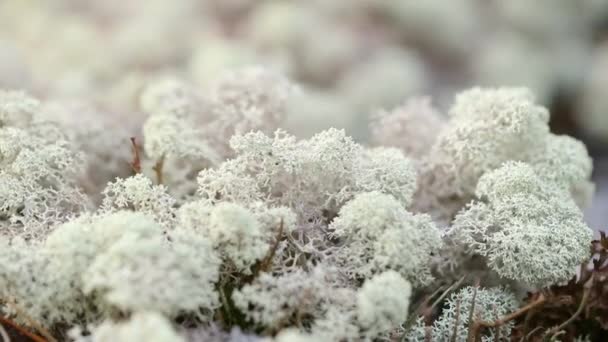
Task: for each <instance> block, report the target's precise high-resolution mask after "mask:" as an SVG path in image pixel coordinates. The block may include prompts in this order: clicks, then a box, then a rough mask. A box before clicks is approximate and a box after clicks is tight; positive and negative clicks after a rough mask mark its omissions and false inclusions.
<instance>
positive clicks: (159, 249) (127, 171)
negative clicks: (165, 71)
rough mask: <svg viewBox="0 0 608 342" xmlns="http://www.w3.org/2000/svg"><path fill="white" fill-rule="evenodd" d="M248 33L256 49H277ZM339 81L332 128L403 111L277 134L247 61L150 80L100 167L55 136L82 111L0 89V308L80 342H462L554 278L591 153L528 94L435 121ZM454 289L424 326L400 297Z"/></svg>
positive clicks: (272, 40)
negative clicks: (342, 103) (190, 76)
mask: <svg viewBox="0 0 608 342" xmlns="http://www.w3.org/2000/svg"><path fill="white" fill-rule="evenodd" d="M294 6H295V5H294ZM370 6H371V4H370ZM379 9H380V8H379ZM386 9H387V8H384V9H383V10H386ZM395 9H398V8H395ZM274 10H277V11H279V12H280V11H281V9H280V8H278V9H274ZM419 10H421V11H425V7H424V6H422V7H420V8H419ZM281 13H282V12H281ZM259 15H260V16H262V17H266V16H268V15H269V16H272V15H273V14H272V13H270V14H268V13H266V14H264V13H262V14H259ZM271 24H272V23H270V24H269V25H271ZM141 25H143V24H141ZM251 25H254V26H256V30H257V31H256V32H254V33H255V35H256V37H257V39H261V40H263V41H265V42H267V43H268V44H270V45H274V44H279V43H277V42H280V41H283V40H290V39H292V38H291V37H290V34H291V33H289V32H286V33H285V36H277V37H274V36H273V35H272V34H271V33H272V32H269V31H266V29H265V28H264V27H259V26H258V25H261V24H260V23H251ZM412 25H413V24H412ZM461 29H462V30H465V27H464V26H463V27H461ZM166 33H167V34H169V33H168V32H166ZM293 34H294V35H296V36H297V35H299V34H300V32H295V33H293ZM170 36H171V35H170ZM127 38H128V37H126V38H125V39H127ZM305 38H306V37H297V39H305ZM293 39H296V38H293ZM127 40H128V39H127ZM335 53H336V54H338V52H335ZM397 56H398V54H397ZM165 57H167V56H164V57H163V56H156V57H155V58H160V59H161V60H162V59H163V58H165ZM338 57H339V56H337V55H336V56H328V58H329V59H332V58H338ZM375 58H380V59H382V58H387V59H390V61H388V62H386V61H385V62H382V63H379V65H375V64H374V62H373V61H371V62H369V64H368V65H367V66H366V67H362V69H361V70H358V72H353V73H350V74H345V75H346V76H345V78H344V79H348V77H353V78H354V79H356V80H357V81H356V82H360V81H359V79H366V78H367V76H366V75H368V74H369V73H371V74H376V73H379V74H378V78H379V79H381V80H382V79H387V81H386V84H385V86H388V87H390V86H391V83H392V82H397V81H399V79H403V78H404V77H405V72H406V71H408V70H415V68H414V66H412V65H409V66H408V65H405V64H407V63H408V62H407V61H405V62H404V61H401V62H399V61H398V60H396V59H395V55H390V56H386V55H385V56H376V57H375ZM124 62H125V63H128V61H124ZM326 62H327V63H329V61H326ZM389 62H390V63H389ZM387 63H388V64H387ZM391 63H395V65H396V66H398V67H402V68H403V70H401V71H403V72H404V73H403V74H401V73H397V74H395V75H391V73H390V72H389V71H390V70H387V69H386V66H387V65H393V64H391ZM403 63H405V64H403ZM330 64H331V63H330ZM363 64H365V63H363ZM310 67H311V68H312V67H315V66H310ZM316 67H318V68H320V69H323V68H326V67H328V65H318V66H316ZM368 68H369V69H368ZM412 68H413V69H412ZM377 69H378V70H377ZM319 76H322V75H319ZM421 77H422V76H421ZM353 82H355V81H352V80H351V81H347V82H346V83H345V84H343V87H344V88H343V91H344V92H346V93H349V94H350V95H351V96H354V97H361V102H360V103H354V102H353V104H352V107H351V108H352V110H353V111H354V112H353V113H354V114H359V113H358V112H357V113H355V112H356V111H361V110H362V108H364V107H366V106H367V105H368V104H369V103H371V102H374V101H375V100H380V102H394V104H397V103H404V104H403V105H402V106H399V107H398V108H396V109H393V110H385V111H381V112H379V113H378V114H376V115H375V116H374V117H373V120H372V123H371V125H370V128H371V136H372V139H373V146H372V147H368V146H366V145H365V144H363V143H359V142H357V141H355V140H354V139H353V138H352V137H351V136H349V135H348V134H347V132H346V131H345V130H342V129H336V128H330V129H326V130H324V131H321V132H318V133H316V134H314V135H312V136H311V137H309V138H307V139H300V138H298V137H297V136H296V135H293V134H292V133H289V132H287V131H286V130H284V129H282V127H283V126H282V125H283V121H284V119H285V118H286V115H287V113H288V111H289V110H290V109H289V108H288V107H289V101H288V99H289V98H290V96H291V95H292V94H293V93H294V89H296V86H295V85H293V84H291V83H290V82H289V81H288V80H287V79H286V78H284V77H283V76H281V75H280V74H277V73H275V72H274V71H271V70H270V69H268V68H261V67H249V68H243V69H239V70H236V71H234V72H230V73H228V74H227V75H224V76H221V77H219V78H218V79H217V80H215V81H209V82H204V83H205V84H204V86H203V87H201V88H200V89H199V88H197V86H196V85H193V84H189V83H188V82H187V81H179V80H177V79H174V78H159V79H157V81H154V82H152V85H150V86H148V87H145V88H143V90H142V93H141V96H140V97H139V108H140V110H141V111H143V112H144V113H145V115H146V116H145V118H140V119H141V120H140V121H139V122H138V124H137V127H138V128H137V129H138V130H141V132H142V134H143V136H142V137H140V136H139V135H137V134H134V136H133V138H132V139H128V138H131V137H121V138H124V140H126V143H125V144H124V146H123V147H124V148H125V149H126V151H127V152H126V153H125V152H124V151H121V152H120V153H118V152H117V154H116V155H114V154H113V153H114V152H115V151H113V149H115V148H118V147H117V146H119V145H118V143H117V142H114V141H110V140H111V139H110V137H111V134H109V133H107V132H104V130H105V127H111V126H107V125H106V123H103V124H100V125H99V126H95V127H93V128H91V130H90V131H89V130H87V129H85V128H83V127H82V125H81V124H77V123H72V122H71V120H75V119H74V116H77V115H78V113H72V112H70V110H75V108H94V107H87V106H85V105H82V106H80V105H78V106H70V105H68V102H62V101H61V100H58V102H56V103H55V102H48V103H44V104H41V103H39V102H38V101H37V100H35V99H34V98H32V97H30V96H28V95H26V94H25V93H21V92H13V91H2V92H0V200H1V203H0V313H1V314H2V315H3V316H7V317H9V318H10V319H14V320H15V321H16V322H17V323H18V324H23V325H32V328H35V329H40V327H38V326H37V325H41V326H42V327H43V328H45V329H46V330H48V331H50V332H51V333H57V334H61V335H59V336H64V337H65V336H67V334H68V331H70V336H71V337H72V338H73V339H74V340H76V341H91V342H96V341H98V342H103V341H139V340H146V341H159V342H164V341H372V340H393V339H395V338H398V339H409V340H410V341H424V340H427V339H428V336H429V335H428V332H429V331H430V332H431V333H432V334H431V338H432V341H447V340H449V339H452V338H453V336H456V340H457V341H464V339H466V334H467V331H468V327H469V325H470V324H472V321H470V320H471V318H470V317H473V318H472V319H475V320H479V319H482V320H488V321H489V320H495V319H498V318H500V317H503V316H504V315H507V314H509V313H511V312H512V311H514V310H515V309H517V307H518V305H519V300H520V299H523V298H518V296H519V295H518V294H519V293H521V290H522V289H539V288H543V287H547V286H551V285H556V284H560V283H562V282H564V281H567V280H569V279H570V278H572V277H573V276H574V275H575V267H576V266H577V265H579V264H581V263H582V262H584V261H585V260H587V258H588V251H589V249H588V245H589V242H590V240H591V237H592V236H591V230H590V229H589V227H587V225H586V224H585V222H584V220H583V216H582V213H581V208H584V207H585V205H586V204H588V202H589V199H590V197H591V195H592V193H593V190H594V187H593V184H592V183H591V182H590V175H591V171H592V161H591V159H590V158H589V156H588V154H587V150H586V148H585V146H584V145H583V144H582V143H580V142H578V141H577V140H575V139H573V138H570V137H567V136H557V135H554V134H552V133H550V131H549V126H548V120H549V113H548V111H547V110H546V109H545V108H544V107H542V106H540V105H538V104H536V103H535V100H534V97H533V95H532V93H531V92H530V91H529V90H527V89H524V88H496V89H483V88H474V89H471V90H468V91H465V92H463V93H461V94H459V95H457V96H456V101H455V103H454V105H453V106H452V108H451V110H450V111H449V115H448V116H447V117H444V116H443V115H442V114H441V113H440V112H439V111H438V110H437V109H434V108H433V107H431V105H430V99H426V98H416V99H414V100H410V101H406V102H400V101H402V99H400V97H401V95H400V94H397V92H398V90H399V89H394V90H395V91H396V92H395V93H391V92H388V91H385V90H382V89H381V88H378V89H379V92H380V93H382V94H370V96H371V97H372V98H373V99H372V98H370V99H365V98H363V96H362V95H361V94H360V92H362V91H363V88H359V87H360V86H361V85H360V84H358V85H355V84H353ZM379 82H380V81H379ZM382 82H384V81H382ZM382 96H386V98H384V99H381V98H382ZM355 102H356V101H355ZM97 110H98V109H90V111H87V113H89V114H87V115H97V114H94V113H98V111H97ZM92 113H93V114H92ZM135 121H137V120H135ZM86 132H92V133H91V134H94V135H95V140H94V141H93V142H91V141H87V139H86V134H87V133H86ZM121 132H123V131H121ZM117 134H118V133H117ZM120 134H122V133H120ZM129 140H131V144H129ZM106 162H107V165H101V164H104V163H106ZM97 164H100V165H97ZM469 274H474V275H475V276H478V277H479V280H478V281H479V283H480V286H487V287H471V286H470V284H471V282H472V280H473V279H471V278H472V276H470V277H466V276H465V277H463V275H469ZM461 277H463V278H462V279H463V280H462V282H460V283H457V284H458V287H454V288H453V289H452V290H453V291H454V294H452V295H451V296H450V297H446V298H447V299H442V300H439V301H438V302H437V303H436V305H440V306H441V305H442V306H443V307H444V309H443V310H441V311H438V312H437V315H436V317H434V318H435V319H434V321H433V322H430V324H427V325H428V326H425V322H424V320H423V318H421V317H418V316H419V315H420V314H421V312H420V311H415V310H414V309H413V308H410V302H414V301H416V302H418V301H419V300H420V298H422V296H424V295H426V294H428V293H431V292H433V291H435V290H437V289H438V288H442V287H443V286H444V284H446V283H448V282H452V281H453V280H454V279H456V278H461ZM465 279H466V281H465ZM412 306H413V305H412ZM472 312H474V313H475V315H474V316H472V315H470V314H469V313H472ZM32 322H34V324H32ZM36 323H37V324H36ZM512 328H513V326H512V324H511V323H508V324H504V325H502V326H501V327H499V329H494V330H491V331H489V330H488V331H484V332H483V334H482V335H483V336H482V340H483V341H492V340H493V338H495V336H494V334H496V332H497V331H500V334H501V336H503V337H506V336H509V335H510V334H511V330H512ZM454 334H455V335H454Z"/></svg>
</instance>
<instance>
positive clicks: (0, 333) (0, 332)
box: [0, 324, 11, 342]
mask: <svg viewBox="0 0 608 342" xmlns="http://www.w3.org/2000/svg"><path fill="white" fill-rule="evenodd" d="M0 337H2V342H11V338H10V336H8V333H7V332H6V329H4V326H3V325H2V324H0Z"/></svg>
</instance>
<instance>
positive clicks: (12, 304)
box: [6, 299, 57, 342]
mask: <svg viewBox="0 0 608 342" xmlns="http://www.w3.org/2000/svg"><path fill="white" fill-rule="evenodd" d="M6 305H7V306H9V307H10V308H11V309H12V310H13V311H14V312H15V313H16V314H17V316H19V317H21V318H22V319H23V320H24V321H25V322H26V323H27V324H28V325H29V326H31V327H32V328H34V329H35V330H36V331H37V332H38V333H40V335H42V336H43V337H44V338H45V339H46V340H47V341H48V342H57V339H55V338H54V337H53V335H51V333H50V332H49V331H48V330H47V329H46V328H44V327H43V326H42V324H40V323H38V322H37V321H36V320H35V319H33V318H31V317H30V316H29V315H28V314H27V313H26V312H25V310H23V309H21V307H20V306H19V305H17V303H16V302H15V300H14V299H9V300H7V301H6Z"/></svg>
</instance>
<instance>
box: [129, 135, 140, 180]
mask: <svg viewBox="0 0 608 342" xmlns="http://www.w3.org/2000/svg"><path fill="white" fill-rule="evenodd" d="M131 149H132V151H133V161H132V162H131V169H133V172H135V173H141V156H140V153H139V145H138V144H137V141H136V140H135V137H131Z"/></svg>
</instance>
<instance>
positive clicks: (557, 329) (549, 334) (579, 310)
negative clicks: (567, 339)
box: [545, 277, 593, 340]
mask: <svg viewBox="0 0 608 342" xmlns="http://www.w3.org/2000/svg"><path fill="white" fill-rule="evenodd" d="M591 282H593V277H592V278H591V279H589V282H588V283H587V284H589V283H591ZM590 293H591V287H590V286H587V285H586V286H585V290H584V291H583V298H581V302H580V304H579V306H578V308H577V309H576V312H574V314H572V316H570V318H568V320H566V321H565V322H563V323H562V324H560V325H559V326H557V327H555V328H553V329H550V330H549V331H547V333H546V334H545V340H550V339H548V337H551V339H554V338H555V337H556V336H557V334H558V333H559V332H560V331H562V330H563V329H564V328H565V327H567V326H568V325H570V324H571V323H572V322H574V321H575V320H576V319H577V318H578V317H579V316H580V315H581V313H582V312H583V310H584V309H585V306H586V305H587V301H588V300H589V294H590Z"/></svg>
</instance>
